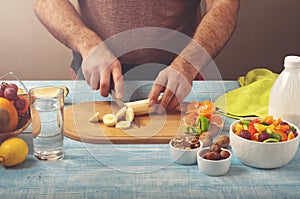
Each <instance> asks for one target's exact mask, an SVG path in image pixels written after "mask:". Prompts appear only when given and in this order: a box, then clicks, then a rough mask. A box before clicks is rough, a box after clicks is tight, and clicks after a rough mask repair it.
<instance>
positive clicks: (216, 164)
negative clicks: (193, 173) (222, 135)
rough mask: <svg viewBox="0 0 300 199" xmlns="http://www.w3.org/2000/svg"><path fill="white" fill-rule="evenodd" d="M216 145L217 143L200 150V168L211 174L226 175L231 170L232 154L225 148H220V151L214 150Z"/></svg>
mask: <svg viewBox="0 0 300 199" xmlns="http://www.w3.org/2000/svg"><path fill="white" fill-rule="evenodd" d="M214 146H216V145H212V146H211V147H204V148H202V149H200V150H199V151H198V153H197V164H198V169H199V170H200V171H201V172H202V173H204V174H205V175H209V176H221V175H225V174H226V173H227V172H228V171H229V168H230V161H231V156H232V154H231V152H230V151H229V150H227V149H225V148H219V152H216V151H213V150H214V149H213V148H214ZM209 156H210V157H209Z"/></svg>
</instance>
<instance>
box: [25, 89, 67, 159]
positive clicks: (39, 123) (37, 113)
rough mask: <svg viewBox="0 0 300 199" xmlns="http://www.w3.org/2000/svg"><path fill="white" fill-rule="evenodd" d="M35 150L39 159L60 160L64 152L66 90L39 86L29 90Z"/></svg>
mask: <svg viewBox="0 0 300 199" xmlns="http://www.w3.org/2000/svg"><path fill="white" fill-rule="evenodd" d="M29 99H30V100H29V101H30V112H31V119H32V135H33V151H34V156H35V157H36V158H37V159H39V160H45V161H50V160H59V159H62V158H63V156H64V152H63V138H64V137H63V124H64V121H63V118H64V117H63V112H64V91H63V89H61V88H59V87H38V88H33V89H31V90H30V91H29Z"/></svg>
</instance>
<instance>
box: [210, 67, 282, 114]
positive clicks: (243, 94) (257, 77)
mask: <svg viewBox="0 0 300 199" xmlns="http://www.w3.org/2000/svg"><path fill="white" fill-rule="evenodd" d="M277 77H278V74H275V73H273V72H272V71H270V70H268V69H263V68H257V69H254V70H251V71H249V72H248V73H247V74H246V75H245V76H241V77H239V78H238V82H239V84H240V86H241V87H240V88H237V89H235V90H232V91H229V92H227V93H225V94H224V95H221V96H220V97H219V98H217V100H216V101H215V102H214V103H215V106H216V107H217V108H218V109H221V110H223V111H224V112H226V114H225V115H227V116H228V117H247V116H259V117H264V116H267V115H268V106H269V98H270V91H271V88H272V86H273V83H274V81H275V80H276V78H277Z"/></svg>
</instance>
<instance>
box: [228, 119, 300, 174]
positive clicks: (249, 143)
mask: <svg viewBox="0 0 300 199" xmlns="http://www.w3.org/2000/svg"><path fill="white" fill-rule="evenodd" d="M229 136H230V144H231V148H232V151H233V153H234V155H235V156H236V157H237V158H238V159H239V160H240V161H241V162H242V163H244V164H245V165H248V166H251V167H255V168H262V169H274V168H279V167H282V166H284V165H286V164H288V163H289V162H290V161H291V160H292V159H293V157H294V156H295V154H296V152H297V150H298V147H299V139H300V136H299V129H298V128H297V127H296V126H295V125H293V124H292V123H290V122H289V121H283V120H282V119H280V118H278V119H275V118H273V117H272V116H267V117H265V118H251V119H242V120H237V121H235V122H233V123H232V124H231V126H230V131H229Z"/></svg>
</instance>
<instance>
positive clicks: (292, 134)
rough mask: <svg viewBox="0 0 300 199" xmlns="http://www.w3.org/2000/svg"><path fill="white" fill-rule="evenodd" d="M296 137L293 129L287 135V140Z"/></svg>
mask: <svg viewBox="0 0 300 199" xmlns="http://www.w3.org/2000/svg"><path fill="white" fill-rule="evenodd" d="M294 138H295V135H294V133H293V131H290V132H289V134H288V136H287V140H292V139H294Z"/></svg>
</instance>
